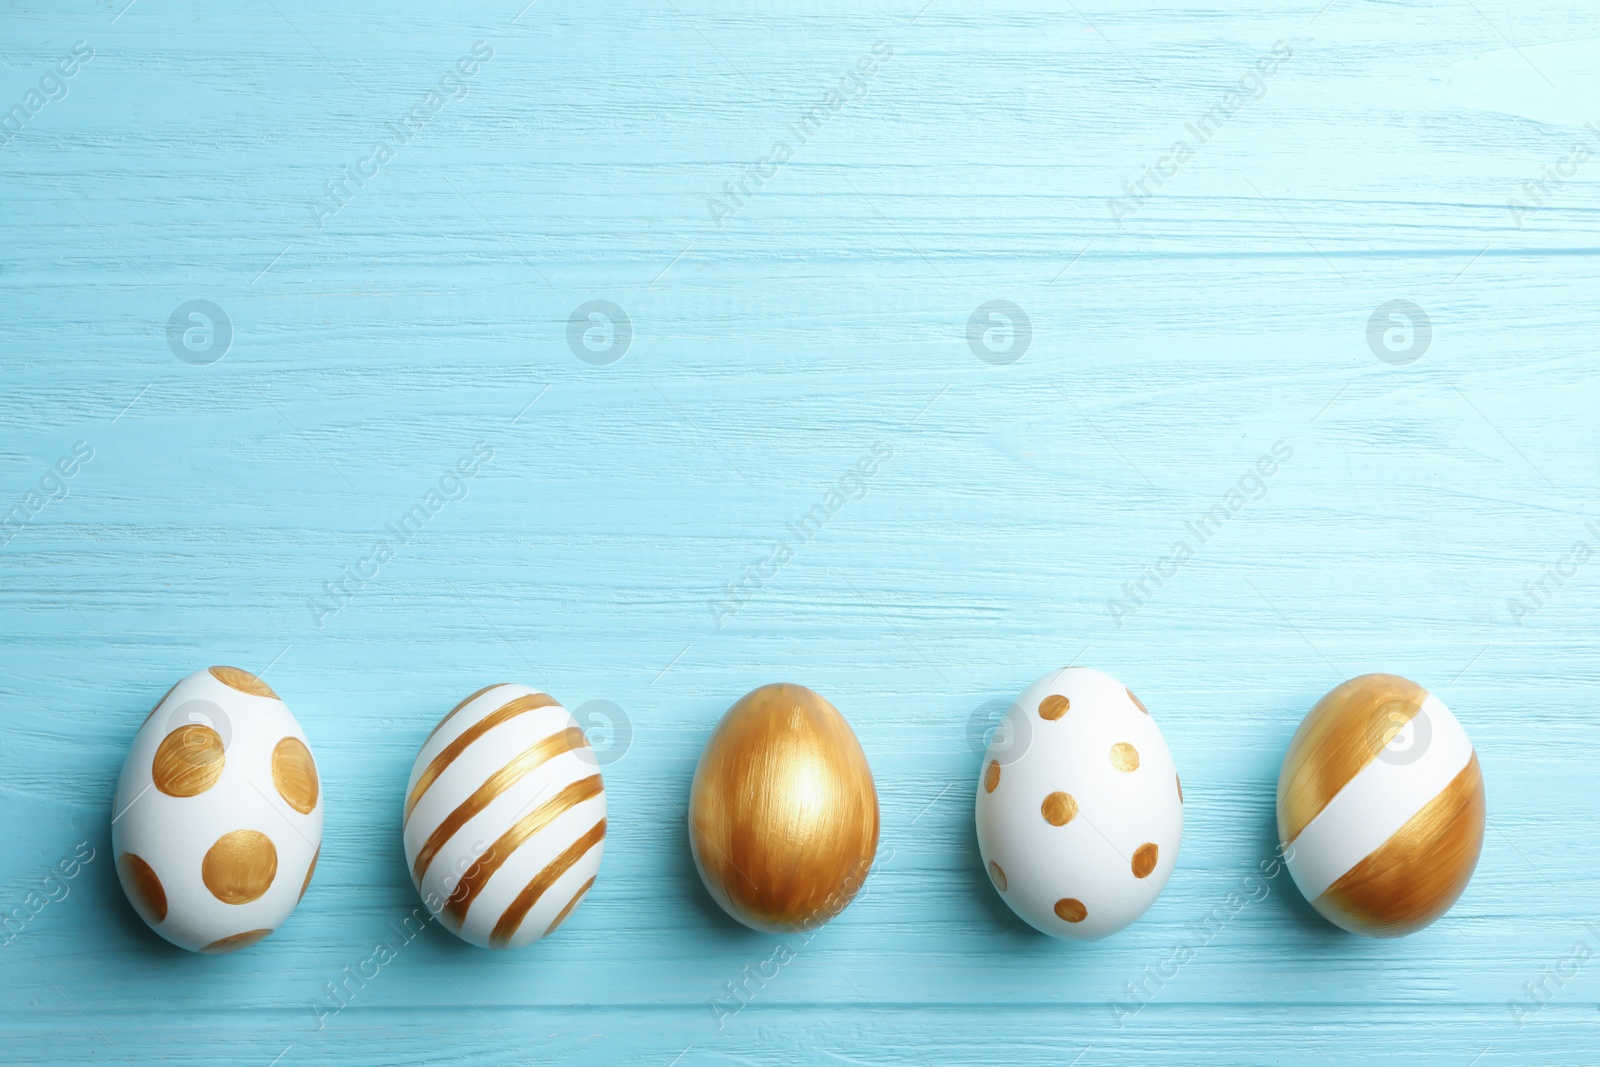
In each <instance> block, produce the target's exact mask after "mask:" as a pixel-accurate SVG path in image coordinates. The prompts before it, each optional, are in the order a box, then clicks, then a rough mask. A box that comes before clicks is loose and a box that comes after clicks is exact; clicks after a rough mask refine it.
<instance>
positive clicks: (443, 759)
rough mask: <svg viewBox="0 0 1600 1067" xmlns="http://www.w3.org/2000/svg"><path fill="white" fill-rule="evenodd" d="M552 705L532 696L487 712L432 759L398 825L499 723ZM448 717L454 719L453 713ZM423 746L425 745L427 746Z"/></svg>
mask: <svg viewBox="0 0 1600 1067" xmlns="http://www.w3.org/2000/svg"><path fill="white" fill-rule="evenodd" d="M468 699H469V700H470V699H471V698H470V697H469V698H468ZM554 705H555V699H554V698H553V697H548V696H545V695H544V694H543V693H531V694H529V695H528V696H524V697H517V699H515V700H513V701H511V702H510V703H509V704H506V705H504V706H502V707H501V708H500V709H499V710H497V711H492V712H490V713H489V714H488V715H485V716H484V717H483V718H481V719H479V720H478V721H477V722H475V723H473V724H472V725H471V726H469V727H467V728H466V730H464V731H463V732H462V734H461V736H460V737H458V738H456V739H455V740H454V741H452V742H450V743H449V744H448V745H446V746H444V749H443V750H442V751H441V752H440V753H439V754H438V755H437V756H435V757H433V760H432V761H431V762H430V763H429V764H428V766H427V769H426V770H424V771H423V772H422V777H420V778H418V779H417V784H416V785H415V786H414V787H412V790H411V795H410V796H409V797H407V798H406V813H405V815H404V816H403V817H402V818H401V820H400V823H401V825H402V826H404V825H405V824H406V823H408V822H410V821H411V812H412V809H414V808H415V807H416V806H417V801H419V800H421V799H422V794H424V793H426V792H427V791H428V787H429V786H431V785H433V783H434V782H435V781H437V780H438V778H439V775H441V774H443V773H444V771H445V768H446V767H448V766H450V764H451V763H453V762H454V761H455V758H456V757H457V756H459V755H461V753H463V752H465V751H466V750H467V746H468V745H470V744H472V742H474V741H476V740H477V739H478V738H480V737H482V736H483V735H484V734H486V733H488V732H489V731H490V730H493V729H494V728H495V727H496V726H499V725H500V724H501V723H503V722H508V721H510V720H511V719H514V718H516V717H517V716H518V715H521V714H522V713H523V712H525V711H534V710H535V709H538V708H548V707H553V706H554ZM450 714H451V715H454V714H455V712H451V713H450ZM448 717H449V716H446V718H448ZM423 743H424V744H426V743H427V742H423Z"/></svg>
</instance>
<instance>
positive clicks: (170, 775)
mask: <svg viewBox="0 0 1600 1067" xmlns="http://www.w3.org/2000/svg"><path fill="white" fill-rule="evenodd" d="M321 845H322V785H321V780H320V778H319V777H318V774H317V764H316V761H315V760H314V759H313V758H312V756H311V748H310V746H309V745H308V744H307V743H306V736H305V734H304V733H303V732H302V731H301V729H300V724H299V723H298V722H296V721H295V717H294V716H293V715H292V714H290V712H289V709H288V708H287V707H286V706H285V705H284V703H283V701H282V700H280V699H278V695H277V694H276V693H274V692H273V691H272V689H271V688H270V687H269V686H268V685H267V684H266V683H265V682H263V681H262V680H261V679H260V678H257V677H256V676H255V675H253V674H251V673H250V672H249V671H244V670H240V669H239V668H237V667H209V668H207V669H206V670H203V671H196V672H195V673H194V674H191V675H189V676H188V677H187V678H184V679H182V680H181V681H179V682H178V683H177V684H176V685H174V686H173V687H172V688H171V689H169V690H167V694H166V696H164V697H162V698H161V700H160V701H158V702H157V704H156V706H155V708H154V709H152V710H151V712H150V714H149V716H148V717H147V718H146V719H145V721H144V725H143V726H141V727H140V728H139V732H138V733H137V734H135V735H134V739H133V744H132V746H131V747H130V748H129V750H128V756H127V759H126V760H124V762H123V765H122V775H121V777H120V778H119V779H118V780H117V792H116V797H115V800H114V802H113V805H112V818H111V846H112V853H113V855H115V857H116V865H117V875H118V877H119V878H120V879H121V881H122V889H123V892H124V893H126V894H127V896H128V901H129V902H130V903H131V904H132V905H133V908H134V910H135V911H136V912H138V913H139V916H140V918H142V919H144V921H145V922H146V923H148V924H149V925H150V928H151V929H153V930H154V931H155V932H156V933H158V934H160V935H161V936H162V937H164V938H166V939H167V940H168V941H170V942H172V943H173V944H174V945H178V946H179V947H181V948H186V949H188V950H190V951H191V952H208V953H220V952H232V951H234V950H236V949H241V948H244V947H245V946H247V945H253V944H255V943H256V942H257V941H260V940H261V939H262V938H264V937H266V936H267V935H268V934H270V933H272V932H273V931H274V930H275V929H277V928H278V926H279V925H281V924H282V923H283V921H284V920H285V919H287V918H288V917H289V913H290V912H292V911H294V908H295V905H296V904H298V903H299V902H300V898H301V897H302V896H304V895H305V891H306V887H307V886H309V885H310V884H311V874H312V872H313V871H314V870H315V869H316V865H317V856H318V854H319V852H320V849H321Z"/></svg>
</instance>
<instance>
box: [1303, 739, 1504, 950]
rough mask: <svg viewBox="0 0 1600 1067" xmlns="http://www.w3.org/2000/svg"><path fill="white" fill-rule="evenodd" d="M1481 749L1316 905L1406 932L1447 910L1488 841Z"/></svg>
mask: <svg viewBox="0 0 1600 1067" xmlns="http://www.w3.org/2000/svg"><path fill="white" fill-rule="evenodd" d="M1483 823H1484V808H1483V772H1482V770H1481V769H1480V768H1479V767H1478V754H1477V753H1476V752H1474V753H1473V754H1472V759H1471V760H1469V761H1468V762H1467V765H1466V766H1465V767H1464V768H1462V770H1461V773H1460V774H1458V775H1456V776H1455V779H1454V780H1453V781H1451V783H1450V784H1449V785H1447V786H1445V788H1444V790H1443V791H1442V792H1441V793H1440V794H1439V795H1438V796H1436V797H1434V798H1433V799H1432V800H1430V801H1428V803H1427V804H1425V805H1424V806H1423V808H1422V810H1421V811H1419V812H1417V813H1416V814H1415V815H1413V816H1412V817H1411V818H1410V819H1409V820H1407V822H1406V824H1405V825H1404V826H1402V827H1400V829H1398V830H1396V831H1395V832H1394V836H1392V837H1390V838H1389V840H1387V841H1385V842H1384V843H1383V844H1382V845H1380V846H1379V847H1378V848H1377V849H1376V850H1375V851H1374V852H1372V853H1371V854H1370V855H1369V856H1367V858H1366V859H1364V860H1362V861H1361V862H1360V863H1358V864H1356V865H1355V866H1354V867H1352V868H1350V870H1348V871H1346V872H1345V874H1344V875H1343V877H1341V878H1340V879H1339V880H1338V881H1337V882H1335V883H1333V885H1331V886H1329V887H1328V889H1327V892H1325V893H1323V894H1322V896H1320V897H1318V898H1317V900H1316V905H1317V910H1318V911H1320V912H1322V913H1323V914H1324V915H1327V916H1329V918H1335V917H1337V921H1338V922H1339V925H1341V926H1344V927H1346V928H1347V929H1349V928H1354V929H1356V930H1358V931H1359V932H1361V933H1364V934H1367V935H1368V936H1370V937H1402V936H1404V935H1406V934H1409V933H1413V932H1414V931H1417V930H1420V929H1422V928H1423V927H1424V926H1427V925H1428V924H1429V923H1431V922H1433V921H1434V920H1435V919H1437V918H1438V917H1439V916H1441V915H1443V914H1444V913H1445V912H1447V911H1449V910H1450V906H1451V905H1452V904H1454V903H1455V902H1456V898H1458V897H1460V896H1461V892H1462V890H1464V889H1466V888H1467V882H1468V881H1469V880H1470V879H1471V878H1472V872H1473V870H1474V869H1475V868H1476V867H1477V866H1478V853H1479V851H1481V850H1482V848H1483Z"/></svg>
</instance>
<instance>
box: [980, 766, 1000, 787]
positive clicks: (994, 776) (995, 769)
mask: <svg viewBox="0 0 1600 1067" xmlns="http://www.w3.org/2000/svg"><path fill="white" fill-rule="evenodd" d="M999 784H1000V761H999V760H997V759H992V760H990V761H989V766H988V768H987V769H986V770H985V771H984V772H983V791H984V792H985V793H993V792H994V787H995V786H997V785H999Z"/></svg>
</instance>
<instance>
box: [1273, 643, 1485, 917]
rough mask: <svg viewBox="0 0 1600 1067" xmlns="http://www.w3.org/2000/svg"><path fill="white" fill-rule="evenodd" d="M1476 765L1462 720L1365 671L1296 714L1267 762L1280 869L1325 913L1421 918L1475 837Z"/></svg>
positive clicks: (1452, 898) (1443, 896)
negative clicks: (1279, 762) (1273, 768)
mask: <svg viewBox="0 0 1600 1067" xmlns="http://www.w3.org/2000/svg"><path fill="white" fill-rule="evenodd" d="M1484 817H1485V815H1484V792H1483V774H1482V772H1481V771H1480V770H1479V768H1478V756H1477V753H1475V752H1474V751H1473V748H1472V742H1471V740H1469V739H1468V737H1467V732H1466V731H1465V730H1464V729H1462V727H1461V723H1459V722H1458V721H1456V717H1455V716H1454V715H1453V714H1451V712H1450V709H1449V708H1447V707H1445V705H1444V702H1443V701H1442V700H1440V699H1439V698H1438V697H1437V696H1435V695H1434V694H1432V693H1430V692H1428V691H1427V690H1426V689H1424V688H1422V686H1420V685H1418V684H1417V683H1415V682H1412V681H1409V680H1407V679H1405V678H1400V677H1397V676H1396V675H1393V674H1364V675H1362V676H1361V677H1359V678H1352V679H1350V680H1349V681H1347V682H1344V683H1342V684H1340V685H1338V686H1335V687H1334V688H1333V689H1331V690H1329V692H1328V694H1327V695H1326V696H1324V697H1323V698H1322V699H1321V700H1319V701H1317V704H1316V707H1314V708H1312V709H1311V713H1310V714H1309V715H1307V716H1306V717H1305V721H1304V722H1302V723H1301V724H1300V728H1299V729H1298V730H1296V731H1295V734H1294V738H1293V740H1291V741H1290V742H1289V752H1288V754H1287V755H1286V756H1284V759H1283V769H1282V770H1281V771H1280V772H1279V774H1278V837H1279V840H1280V841H1282V842H1283V845H1282V848H1283V853H1284V860H1285V863H1286V865H1287V866H1288V868H1289V874H1290V875H1291V876H1292V877H1293V878H1294V883H1295V885H1296V886H1298V887H1299V889H1300V892H1302V893H1304V894H1305V897H1306V899H1307V900H1309V901H1310V902H1311V906H1312V907H1313V908H1315V909H1316V910H1317V911H1318V912H1320V913H1321V914H1322V916H1323V917H1324V918H1326V919H1327V920H1328V921H1329V922H1331V923H1333V924H1334V925H1336V926H1340V927H1343V928H1344V929H1346V930H1349V931H1350V932H1351V933H1356V934H1364V935H1366V936H1368V937H1401V936H1404V935H1405V934H1409V933H1412V932H1414V931H1417V930H1420V929H1422V928H1423V927H1424V926H1427V925H1428V924H1429V923H1431V922H1433V921H1434V920H1435V919H1437V918H1439V916H1441V915H1443V914H1444V913H1445V912H1446V911H1448V910H1449V909H1450V906H1451V905H1452V904H1454V903H1455V902H1456V899H1457V898H1458V897H1460V896H1461V892H1462V890H1464V889H1465V888H1466V887H1467V882H1468V881H1469V880H1470V879H1471V878H1472V872H1473V869H1474V868H1476V867H1477V864H1478V853H1479V851H1480V850H1481V849H1482V847H1483V825H1484Z"/></svg>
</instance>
